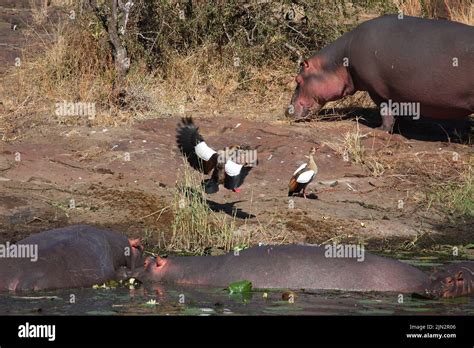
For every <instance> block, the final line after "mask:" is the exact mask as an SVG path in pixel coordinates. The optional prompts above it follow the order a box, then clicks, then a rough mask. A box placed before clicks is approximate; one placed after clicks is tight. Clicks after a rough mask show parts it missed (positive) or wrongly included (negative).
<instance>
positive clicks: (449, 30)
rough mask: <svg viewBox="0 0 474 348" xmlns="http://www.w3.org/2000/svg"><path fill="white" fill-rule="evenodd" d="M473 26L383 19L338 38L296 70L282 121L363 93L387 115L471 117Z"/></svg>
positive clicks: (389, 119)
mask: <svg viewBox="0 0 474 348" xmlns="http://www.w3.org/2000/svg"><path fill="white" fill-rule="evenodd" d="M473 76H474V27H472V26H469V25H465V24H461V23H457V22H451V21H446V20H434V19H423V18H416V17H408V16H404V17H403V18H399V17H398V16H396V15H388V16H383V17H379V18H376V19H373V20H369V21H367V22H364V23H362V24H360V25H359V26H358V27H356V28H355V29H354V30H352V31H350V32H348V33H346V34H344V35H343V36H341V37H340V38H339V39H337V40H336V41H335V42H334V43H332V44H330V45H328V46H326V47H325V48H323V49H322V50H320V51H319V52H317V53H316V54H315V55H313V56H312V57H311V58H309V59H308V60H305V61H304V62H303V63H302V64H301V71H300V73H299V74H298V76H297V77H296V82H297V87H296V90H295V92H294V94H293V98H292V100H291V105H290V106H289V108H288V112H287V115H289V116H291V117H294V118H296V119H302V118H306V117H307V116H308V114H309V113H310V111H311V112H318V111H319V110H320V109H321V108H322V107H323V106H324V104H325V103H326V102H329V101H333V100H337V99H340V98H342V97H344V96H347V95H351V94H353V93H355V92H356V91H367V92H368V93H369V95H370V97H371V98H372V100H373V101H374V102H375V103H376V104H377V105H378V106H379V107H380V108H381V109H380V112H381V116H382V126H381V127H380V128H381V129H383V130H386V131H392V130H393V124H394V116H409V117H411V118H413V119H415V120H416V119H418V118H419V116H420V115H422V116H426V117H428V118H432V119H440V120H452V121H454V120H459V119H461V120H462V119H467V116H468V115H470V114H471V113H474V78H473Z"/></svg>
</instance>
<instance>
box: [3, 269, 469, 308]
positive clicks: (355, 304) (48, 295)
mask: <svg viewBox="0 0 474 348" xmlns="http://www.w3.org/2000/svg"><path fill="white" fill-rule="evenodd" d="M421 263H422V264H423V265H424V266H429V265H432V264H430V263H429V262H426V260H425V261H421ZM294 294H295V295H294V296H290V299H288V296H286V297H285V296H284V295H288V292H287V291H286V290H273V291H269V292H264V291H255V292H252V293H251V294H249V295H248V296H245V297H243V296H242V295H233V296H230V295H229V294H228V292H227V290H225V289H222V288H207V287H190V286H187V287H182V286H166V287H161V288H159V289H148V288H145V287H140V288H138V289H129V288H127V287H118V288H112V289H103V288H100V289H92V288H89V289H69V290H57V291H47V292H35V293H22V294H17V295H13V294H0V314H25V315H43V314H44V315H53V314H60V315H416V314H421V315H423V314H432V315H437V314H438V315H442V314H443V315H474V298H473V297H470V298H469V297H464V298H457V299H449V300H423V299H416V298H412V297H411V296H410V295H409V294H404V295H403V299H400V298H399V294H396V293H377V292H371V293H360V292H342V291H327V290H325V291H313V292H304V291H295V292H294ZM283 298H285V299H283ZM400 300H402V303H399V301H400Z"/></svg>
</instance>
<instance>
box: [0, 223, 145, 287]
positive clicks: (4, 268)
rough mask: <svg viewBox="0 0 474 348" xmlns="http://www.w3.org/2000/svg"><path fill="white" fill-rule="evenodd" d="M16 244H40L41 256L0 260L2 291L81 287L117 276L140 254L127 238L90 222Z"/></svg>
mask: <svg viewBox="0 0 474 348" xmlns="http://www.w3.org/2000/svg"><path fill="white" fill-rule="evenodd" d="M17 245H29V246H37V250H38V255H37V256H38V258H37V260H36V261H35V260H32V259H30V258H8V259H0V290H41V289H54V288H64V287H71V288H73V287H82V286H91V285H93V284H96V283H101V282H104V281H106V280H109V279H112V278H114V277H115V274H116V272H117V271H118V270H119V268H120V267H132V266H133V264H134V262H141V261H140V260H134V259H136V258H140V257H141V249H140V250H139V251H137V250H136V248H134V247H133V246H132V245H131V242H130V241H129V240H128V239H127V237H125V236H122V235H120V234H118V233H115V232H111V231H107V230H101V229H97V228H95V227H92V226H87V225H75V226H68V227H65V228H58V229H54V230H49V231H45V232H41V233H38V234H34V235H32V236H30V237H27V238H25V239H23V240H21V241H19V242H18V243H17Z"/></svg>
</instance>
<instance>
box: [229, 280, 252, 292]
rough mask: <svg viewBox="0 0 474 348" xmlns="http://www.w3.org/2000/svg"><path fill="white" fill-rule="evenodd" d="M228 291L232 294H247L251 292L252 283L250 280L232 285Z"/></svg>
mask: <svg viewBox="0 0 474 348" xmlns="http://www.w3.org/2000/svg"><path fill="white" fill-rule="evenodd" d="M228 289H229V293H230V294H242V293H245V292H251V291H252V282H250V281H248V280H241V281H238V282H234V283H230V284H229V286H228Z"/></svg>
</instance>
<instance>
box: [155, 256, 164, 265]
mask: <svg viewBox="0 0 474 348" xmlns="http://www.w3.org/2000/svg"><path fill="white" fill-rule="evenodd" d="M165 264H166V260H165V259H163V258H161V257H159V256H157V257H156V267H163V266H164V265H165Z"/></svg>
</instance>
